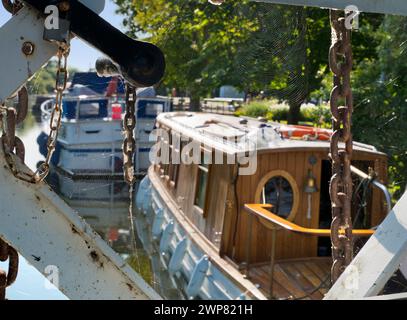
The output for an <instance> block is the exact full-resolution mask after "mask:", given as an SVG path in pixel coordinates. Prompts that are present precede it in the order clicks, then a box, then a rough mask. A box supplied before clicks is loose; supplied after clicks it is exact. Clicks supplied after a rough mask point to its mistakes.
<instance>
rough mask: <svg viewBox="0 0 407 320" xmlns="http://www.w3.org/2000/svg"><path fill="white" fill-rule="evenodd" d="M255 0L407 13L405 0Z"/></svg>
mask: <svg viewBox="0 0 407 320" xmlns="http://www.w3.org/2000/svg"><path fill="white" fill-rule="evenodd" d="M252 1H255V2H269V3H280V4H288V5H296V6H311V7H320V8H333V9H345V8H346V7H347V6H349V5H353V6H356V7H358V9H359V11H361V12H374V13H384V14H394V15H401V16H406V15H407V1H406V0H252Z"/></svg>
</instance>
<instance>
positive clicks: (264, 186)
mask: <svg viewBox="0 0 407 320" xmlns="http://www.w3.org/2000/svg"><path fill="white" fill-rule="evenodd" d="M298 195H299V192H298V187H297V183H296V181H295V180H294V178H293V177H292V176H291V175H290V174H289V173H288V172H286V171H283V170H276V171H273V172H270V173H269V174H267V175H266V176H265V177H263V179H262V180H261V181H260V183H259V186H258V188H257V194H256V201H258V202H259V203H261V204H270V205H271V206H272V207H271V208H270V209H269V210H270V211H271V212H272V213H274V214H276V215H278V216H280V217H282V218H284V219H287V220H291V221H292V220H294V217H295V214H296V212H297V210H298V200H299V199H298Z"/></svg>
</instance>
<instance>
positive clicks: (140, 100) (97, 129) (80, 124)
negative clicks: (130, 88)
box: [37, 72, 171, 176]
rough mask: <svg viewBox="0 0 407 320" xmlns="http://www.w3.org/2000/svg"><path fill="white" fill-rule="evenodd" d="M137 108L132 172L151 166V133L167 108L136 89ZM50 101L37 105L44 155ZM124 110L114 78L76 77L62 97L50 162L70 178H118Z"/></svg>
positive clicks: (152, 94) (166, 103)
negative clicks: (41, 126)
mask: <svg viewBox="0 0 407 320" xmlns="http://www.w3.org/2000/svg"><path fill="white" fill-rule="evenodd" d="M112 88H113V89H112ZM137 96H138V97H137V100H136V108H137V116H136V119H137V121H136V129H135V137H136V152H135V159H134V160H135V174H136V175H143V174H144V173H145V172H146V170H147V168H148V167H149V165H150V162H149V151H150V148H151V146H152V145H153V144H154V141H150V133H151V132H152V130H153V128H154V124H155V118H156V116H157V115H158V114H159V113H161V112H167V111H170V109H171V104H170V100H169V99H167V98H165V97H157V96H156V95H155V90H154V89H153V88H144V89H139V90H138V92H137ZM53 106H54V99H49V100H47V101H45V102H44V103H43V104H42V105H41V112H42V120H43V124H44V126H43V127H44V129H43V132H42V133H41V134H40V136H39V137H38V139H37V142H38V144H39V147H40V152H41V154H43V155H44V156H45V155H46V153H47V146H46V143H47V139H48V131H49V128H48V127H49V118H50V115H51V110H52V108H53ZM124 108H125V100H124V88H123V84H122V83H121V82H120V81H119V80H118V79H117V78H114V77H113V78H106V80H105V78H103V79H102V78H98V77H97V75H96V73H92V72H91V73H79V74H76V75H75V77H74V79H73V82H72V85H71V86H70V88H69V89H68V92H67V93H66V94H65V95H64V97H63V115H62V122H61V129H60V132H59V136H58V142H57V146H56V151H55V153H54V155H53V157H52V164H53V165H54V166H55V167H57V168H58V169H60V170H62V171H63V172H64V173H66V174H68V175H71V176H84V175H85V176H99V175H101V176H107V175H108V176H122V170H123V169H122V167H123V160H122V159H123V156H122V143H123V134H122V128H123V126H122V118H123V112H124Z"/></svg>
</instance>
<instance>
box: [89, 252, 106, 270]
mask: <svg viewBox="0 0 407 320" xmlns="http://www.w3.org/2000/svg"><path fill="white" fill-rule="evenodd" d="M90 257H91V258H92V261H93V262H94V263H99V267H100V268H103V266H104V265H103V262H102V261H100V257H99V255H98V253H97V252H96V251H95V250H92V251H91V252H90Z"/></svg>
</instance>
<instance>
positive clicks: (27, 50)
mask: <svg viewBox="0 0 407 320" xmlns="http://www.w3.org/2000/svg"><path fill="white" fill-rule="evenodd" d="M34 49H35V45H34V43H32V42H30V41H26V42H24V43H23V47H22V48H21V50H22V51H23V53H24V54H25V55H26V56H31V55H32V54H33V53H34Z"/></svg>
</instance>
